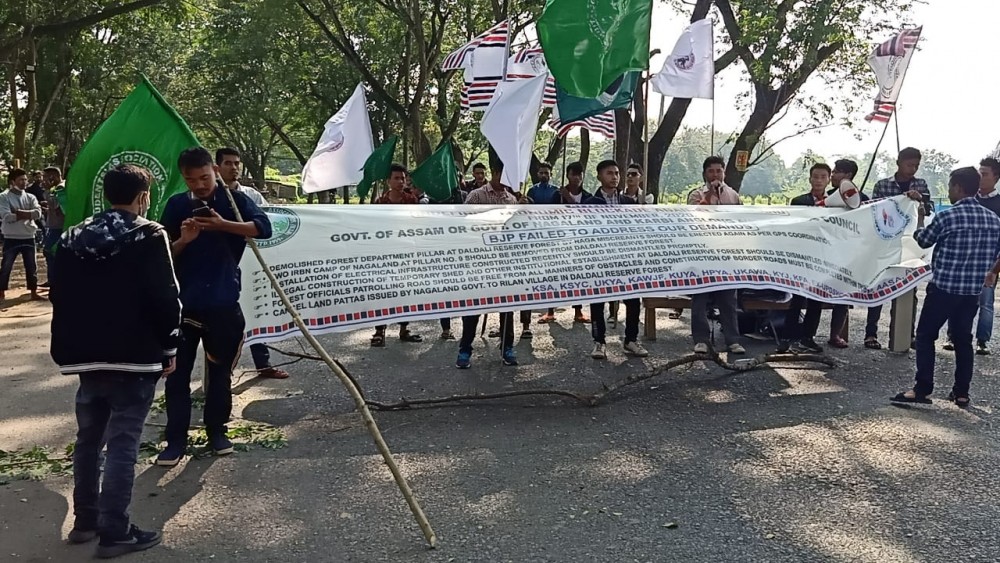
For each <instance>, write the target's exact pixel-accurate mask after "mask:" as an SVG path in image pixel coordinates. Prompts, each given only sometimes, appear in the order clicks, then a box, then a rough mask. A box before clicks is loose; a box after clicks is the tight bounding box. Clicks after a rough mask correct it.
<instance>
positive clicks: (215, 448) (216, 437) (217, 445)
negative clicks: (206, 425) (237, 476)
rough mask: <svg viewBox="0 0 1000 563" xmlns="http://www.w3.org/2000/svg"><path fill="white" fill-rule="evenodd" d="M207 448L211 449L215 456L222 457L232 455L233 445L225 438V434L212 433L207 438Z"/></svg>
mask: <svg viewBox="0 0 1000 563" xmlns="http://www.w3.org/2000/svg"><path fill="white" fill-rule="evenodd" d="M208 446H209V447H210V448H212V452H213V453H215V455H218V456H223V455H229V454H231V453H233V443H232V442H231V441H230V440H229V438H227V437H226V433H225V432H213V433H212V434H210V435H209V436H208Z"/></svg>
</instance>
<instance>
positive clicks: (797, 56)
mask: <svg viewBox="0 0 1000 563" xmlns="http://www.w3.org/2000/svg"><path fill="white" fill-rule="evenodd" d="M715 5H716V7H717V8H718V11H719V14H720V15H721V17H722V21H723V23H724V25H725V28H726V32H727V38H726V39H725V40H726V41H728V44H729V45H730V46H731V52H735V53H736V55H737V56H738V58H739V59H740V61H742V62H743V65H744V67H745V70H746V72H747V73H748V75H749V80H750V84H751V86H752V87H753V94H752V97H751V96H747V98H746V99H745V100H744V102H747V103H749V102H751V101H752V109H751V110H750V115H749V117H748V119H747V123H746V125H745V126H744V128H743V130H742V131H741V132H740V134H739V136H738V137H737V139H736V142H735V144H734V146H733V148H732V151H731V154H730V158H729V164H728V167H727V169H726V182H727V183H728V184H729V185H730V186H732V187H734V188H736V189H739V188H740V185H741V184H742V182H743V177H744V175H745V172H744V171H740V170H737V169H736V157H737V154H738V153H739V152H740V151H747V152H748V153H753V152H754V150H755V149H756V148H757V146H758V144H759V143H760V142H761V140H762V139H763V138H764V136H765V134H766V133H767V131H768V129H769V128H770V127H772V126H773V125H774V124H775V123H777V122H778V121H780V120H782V119H784V118H785V116H787V114H788V111H789V110H790V109H792V108H799V109H804V110H806V112H807V113H808V114H809V119H808V122H807V123H805V124H804V125H803V127H804V128H805V129H807V130H808V129H815V128H819V127H823V126H826V125H829V124H831V123H833V122H835V120H836V118H837V115H839V114H840V112H837V111H836V108H844V110H846V112H847V113H850V112H852V111H854V110H856V109H858V107H859V104H860V103H862V101H863V100H862V99H861V98H860V97H858V96H855V95H854V93H855V92H857V91H859V90H863V89H865V88H866V87H868V86H870V85H871V84H872V83H873V78H872V77H871V73H870V72H868V71H867V70H866V69H865V68H864V61H865V60H866V59H867V56H868V55H869V54H870V53H871V50H872V48H873V45H874V43H875V42H876V41H882V40H884V36H886V35H888V34H889V33H890V32H891V31H893V30H896V29H898V19H899V17H900V16H902V15H903V14H905V13H907V11H908V10H909V9H910V8H911V7H912V5H913V0H887V1H886V2H882V3H881V4H880V6H879V9H878V10H872V9H871V3H870V2H868V1H867V0H816V1H813V2H798V1H796V0H781V1H778V2H776V1H775V0H715ZM890 16H891V17H892V19H890ZM890 22H891V23H890ZM813 77H817V78H820V79H823V80H826V81H827V82H828V83H840V84H842V85H843V84H844V83H845V82H846V83H847V84H848V87H844V88H840V89H839V91H840V92H843V94H841V95H839V96H836V97H835V99H832V100H831V99H830V92H831V89H826V90H824V97H823V98H822V99H818V98H807V97H803V96H802V95H801V90H802V88H803V86H805V84H806V83H807V82H808V81H809V80H810V79H811V78H813ZM848 93H849V94H848ZM767 152H768V151H766V150H765V151H761V154H766V153H767Z"/></svg>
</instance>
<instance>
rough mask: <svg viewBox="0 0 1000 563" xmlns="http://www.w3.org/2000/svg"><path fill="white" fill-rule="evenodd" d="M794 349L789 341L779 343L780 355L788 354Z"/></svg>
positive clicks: (778, 351)
mask: <svg viewBox="0 0 1000 563" xmlns="http://www.w3.org/2000/svg"><path fill="white" fill-rule="evenodd" d="M791 348H792V343H791V342H789V341H787V340H782V341H781V342H779V343H778V350H777V353H778V354H786V353H788V351H789V350H791Z"/></svg>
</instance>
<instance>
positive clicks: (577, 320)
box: [573, 315, 590, 325]
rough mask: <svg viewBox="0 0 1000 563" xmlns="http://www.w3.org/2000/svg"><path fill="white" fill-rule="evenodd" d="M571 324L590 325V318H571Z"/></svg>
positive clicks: (578, 316) (583, 316) (584, 316)
mask: <svg viewBox="0 0 1000 563" xmlns="http://www.w3.org/2000/svg"><path fill="white" fill-rule="evenodd" d="M573 322H574V323H576V324H581V325H585V324H590V317H588V316H587V315H577V316H575V317H573Z"/></svg>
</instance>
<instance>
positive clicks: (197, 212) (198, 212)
mask: <svg viewBox="0 0 1000 563" xmlns="http://www.w3.org/2000/svg"><path fill="white" fill-rule="evenodd" d="M191 214H192V215H194V216H195V217H212V208H211V207H209V206H207V205H201V206H199V207H195V208H194V209H192V210H191Z"/></svg>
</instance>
